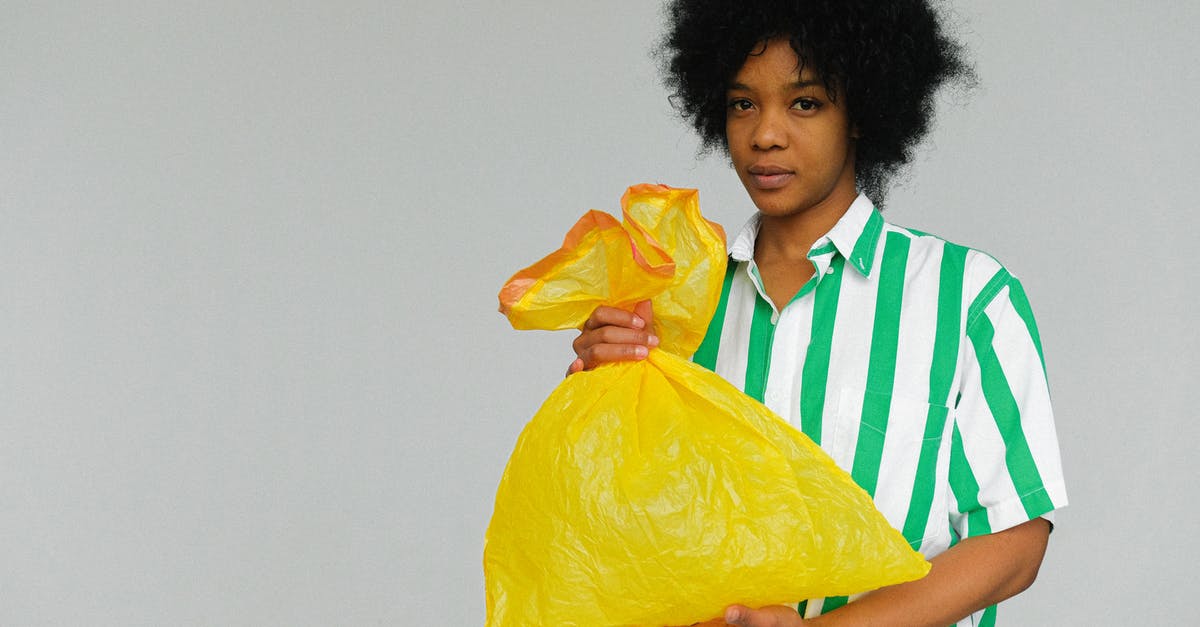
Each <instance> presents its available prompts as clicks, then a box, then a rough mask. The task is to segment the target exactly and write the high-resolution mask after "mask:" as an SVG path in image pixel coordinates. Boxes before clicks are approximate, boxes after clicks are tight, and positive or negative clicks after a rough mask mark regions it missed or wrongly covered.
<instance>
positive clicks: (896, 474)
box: [829, 388, 950, 542]
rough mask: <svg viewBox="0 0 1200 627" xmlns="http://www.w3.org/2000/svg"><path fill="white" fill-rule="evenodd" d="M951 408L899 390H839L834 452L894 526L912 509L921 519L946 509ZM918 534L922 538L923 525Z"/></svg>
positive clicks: (901, 524)
mask: <svg viewBox="0 0 1200 627" xmlns="http://www.w3.org/2000/svg"><path fill="white" fill-rule="evenodd" d="M949 414H950V410H949V408H948V407H945V406H943V405H931V404H929V403H926V402H924V401H921V400H916V399H913V398H909V397H904V396H899V395H896V394H883V393H879V392H873V391H867V390H863V389H861V388H857V389H856V388H843V389H841V390H840V391H839V394H838V409H837V413H836V416H835V421H836V424H835V427H834V437H833V442H832V445H831V447H830V448H831V450H830V451H829V453H830V455H831V456H832V457H833V459H834V461H835V462H837V464H838V466H840V467H842V468H843V469H845V470H846V472H849V473H851V476H853V477H854V481H855V482H857V483H858V484H859V485H860V486H862V487H863V489H865V490H866V491H867V492H868V493H870V494H871V495H872V496H873V498H874V499H875V506H876V507H877V508H879V511H880V512H882V513H883V515H884V516H885V517H886V518H887V519H888V522H890V523H891V524H892V526H893V527H895V528H896V529H899V530H901V531H903V530H904V528H905V522H906V519H907V518H908V516H909V510H910V509H914V508H915V509H916V510H918V511H917V512H915V515H916V517H917V518H921V517H922V516H923V517H924V518H925V519H928V517H929V514H930V512H931V511H932V510H933V509H936V508H938V507H942V508H944V506H945V505H944V503H942V504H939V501H940V500H944V492H945V490H939V489H937V486H938V485H939V484H943V483H944V482H945V474H946V472H945V463H944V462H945V459H948V458H947V457H946V455H944V451H943V448H945V447H944V446H943V445H944V441H945V433H946V421H947V417H948V416H949ZM920 527H921V530H920V531H919V532H918V531H917V530H916V529H913V530H912V531H913V534H914V535H916V537H914V538H908V540H909V541H910V542H912V541H920V540H921V538H922V536H923V535H924V533H925V529H924V525H921V526H920Z"/></svg>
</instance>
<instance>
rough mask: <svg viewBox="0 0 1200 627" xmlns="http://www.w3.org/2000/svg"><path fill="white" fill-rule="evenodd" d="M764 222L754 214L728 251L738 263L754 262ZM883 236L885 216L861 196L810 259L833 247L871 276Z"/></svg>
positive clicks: (815, 244)
mask: <svg viewBox="0 0 1200 627" xmlns="http://www.w3.org/2000/svg"><path fill="white" fill-rule="evenodd" d="M761 221H762V214H759V213H755V214H754V215H753V216H751V218H750V220H749V221H748V222H746V225H745V226H743V227H742V230H741V231H740V232H739V233H738V236H737V238H736V239H734V241H733V244H732V245H731V246H730V248H729V255H730V256H731V257H733V259H734V260H735V261H751V260H753V259H754V241H755V239H756V238H757V237H758V227H759V224H760V223H761ZM882 232H883V216H882V215H880V214H879V210H877V209H876V208H875V204H874V203H872V202H871V199H869V198H867V197H866V195H865V194H859V195H858V197H857V198H855V199H854V202H853V203H850V208H849V209H847V210H846V213H845V214H843V215H842V217H841V219H839V220H838V221H837V224H835V225H833V228H832V229H830V230H829V232H828V233H826V234H825V235H823V236H821V237H819V238H817V241H816V242H813V245H812V248H811V249H809V252H808V256H809V257H810V258H813V257H815V256H818V255H822V254H826V253H828V252H829V246H830V245H832V246H833V247H834V248H835V249H836V250H837V252H838V253H839V254H841V255H842V257H844V258H845V259H846V260H847V261H848V262H850V265H851V266H853V267H854V269H855V270H858V272H859V273H860V274H862V275H863V276H870V274H871V267H872V266H873V265H874V263H875V248H876V247H877V246H878V245H879V236H880V234H881V233H882ZM822 249H824V250H822Z"/></svg>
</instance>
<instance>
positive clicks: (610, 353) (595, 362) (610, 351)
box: [579, 344, 650, 370]
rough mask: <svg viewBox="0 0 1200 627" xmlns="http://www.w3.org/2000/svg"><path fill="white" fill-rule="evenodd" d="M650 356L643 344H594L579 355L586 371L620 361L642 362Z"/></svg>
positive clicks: (648, 350)
mask: <svg viewBox="0 0 1200 627" xmlns="http://www.w3.org/2000/svg"><path fill="white" fill-rule="evenodd" d="M649 354H650V349H649V348H647V347H645V346H642V345H641V344H594V345H592V346H590V347H588V348H585V349H584V350H583V351H581V352H580V353H579V358H580V359H582V360H583V367H584V369H585V370H591V369H592V368H595V367H596V366H599V365H602V364H609V363H613V362H618V361H640V360H642V359H645V358H646V356H647V355H649Z"/></svg>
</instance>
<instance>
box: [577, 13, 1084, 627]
mask: <svg viewBox="0 0 1200 627" xmlns="http://www.w3.org/2000/svg"><path fill="white" fill-rule="evenodd" d="M669 16H670V20H671V24H670V27H669V32H668V35H667V37H666V39H665V43H664V51H665V52H666V53H667V55H668V57H669V68H668V82H669V84H670V85H671V86H672V88H673V89H674V92H675V97H676V99H677V101H676V102H677V105H678V106H679V107H680V108H681V110H682V113H683V114H684V115H685V116H686V117H687V118H688V119H689V120H690V121H691V122H692V124H693V125H694V126H695V128H696V130H697V131H698V132H699V133H700V136H701V137H702V138H703V140H704V142H705V143H706V145H707V146H709V147H712V148H718V149H720V150H722V151H724V152H725V153H726V154H727V155H728V157H729V159H730V161H731V163H732V166H733V168H734V170H735V171H736V172H737V175H738V177H739V178H740V179H741V181H742V184H743V185H744V186H745V188H746V191H747V193H748V194H749V196H750V199H751V201H752V202H753V203H754V205H755V206H756V207H757V208H758V212H757V214H756V215H755V216H754V217H753V218H752V219H751V221H750V223H749V224H748V225H747V226H746V227H745V228H744V229H743V230H742V231H741V233H740V234H739V235H738V236H737V237H736V238H735V239H734V240H733V241H732V243H731V247H730V264H729V272H728V274H727V276H726V280H725V285H724V289H723V293H722V296H721V304H720V306H719V307H718V310H717V313H716V315H715V316H714V319H713V320H712V322H711V324H710V328H709V333H708V336H707V338H706V340H705V342H704V344H703V345H702V346H701V347H700V349H699V350H698V351H697V353H696V355H695V356H694V358H693V359H694V360H695V361H696V362H697V363H700V364H701V365H704V366H706V367H709V368H712V369H714V370H715V371H716V372H718V373H719V374H721V375H722V376H723V377H725V378H727V379H728V380H730V381H731V382H733V383H734V384H735V385H738V386H739V387H741V388H742V389H743V390H744V391H745V392H746V393H747V394H749V395H751V396H754V397H756V398H758V399H759V400H762V401H763V402H764V403H766V404H767V406H769V407H770V408H771V409H773V410H774V411H775V412H776V413H778V414H779V415H781V416H782V417H784V418H785V419H787V420H789V421H790V422H791V423H792V424H793V425H795V426H796V427H797V428H799V429H801V430H802V431H803V432H804V433H806V434H808V435H809V436H810V437H811V438H812V439H813V440H814V441H816V442H817V443H818V444H819V445H820V446H821V447H822V448H823V449H825V450H826V452H828V453H829V454H830V455H831V456H832V457H833V458H834V460H835V461H836V462H838V464H839V465H840V466H842V468H844V469H845V470H846V471H847V472H850V473H851V475H852V476H853V477H854V479H855V481H857V482H858V483H859V485H861V486H862V487H863V488H864V489H865V490H866V491H867V492H868V493H870V494H871V495H872V497H873V498H874V499H875V503H876V505H877V507H878V508H879V509H880V511H881V512H883V514H884V515H885V516H886V517H887V518H888V520H889V521H890V522H891V523H892V524H893V525H894V526H895V527H896V528H897V529H898V530H900V531H901V532H902V533H903V534H904V535H905V537H906V538H907V539H908V540H909V541H910V542H911V543H912V546H913V547H914V548H915V549H917V550H919V551H921V552H922V553H923V554H924V555H925V556H926V557H927V558H928V559H929V560H930V562H931V563H932V564H933V568H932V570H931V571H930V573H929V575H928V576H926V577H925V578H923V579H921V580H918V581H915V582H911V583H907V584H902V585H898V586H893V587H889V588H884V589H881V590H876V591H873V592H870V593H867V594H864V595H860V596H858V597H856V598H853V599H847V598H827V599H808V600H801V599H797V601H798V604H797V605H796V606H788V607H782V606H780V607H768V608H747V607H742V606H732V607H730V608H728V610H727V611H726V613H725V616H723V617H719V618H714V620H713V621H711V624H717V625H720V624H725V623H731V624H736V625H746V626H751V625H753V626H756V627H757V626H768V625H771V626H776V625H777V626H783V625H818V624H819V625H868V624H870V625H947V624H952V623H955V622H956V621H958V624H960V625H987V624H994V622H995V620H996V608H995V604H996V603H998V602H1000V601H1002V600H1004V599H1006V598H1009V597H1011V596H1013V595H1015V594H1017V593H1019V592H1021V591H1022V590H1024V589H1025V588H1026V587H1028V586H1029V585H1030V584H1031V583H1032V582H1033V580H1034V578H1035V576H1036V575H1037V571H1038V568H1039V566H1040V564H1041V561H1042V556H1043V553H1044V551H1045V548H1046V542H1047V538H1048V536H1049V533H1050V529H1051V523H1050V521H1049V517H1050V516H1051V515H1052V512H1053V511H1054V510H1055V509H1057V508H1059V507H1062V506H1064V505H1065V504H1066V493H1065V489H1064V485H1063V479H1062V471H1061V464H1060V461H1059V453H1058V443H1057V439H1056V435H1055V430H1054V424H1053V417H1052V414H1051V410H1050V402H1049V393H1048V390H1047V386H1046V377H1045V373H1044V366H1043V360H1042V355H1041V345H1040V340H1039V337H1038V333H1037V328H1036V325H1035V323H1034V320H1033V316H1032V313H1031V311H1030V308H1029V304H1028V302H1027V300H1026V298H1025V294H1024V291H1023V290H1022V289H1021V285H1020V283H1019V282H1018V281H1017V280H1016V279H1015V278H1014V277H1013V276H1012V275H1011V274H1010V273H1009V272H1008V271H1007V270H1006V269H1005V268H1004V267H1003V266H1001V265H1000V264H999V263H997V262H996V261H995V260H994V259H992V258H991V257H989V256H988V255H986V254H984V253H981V252H979V251H976V250H973V249H969V248H966V247H963V246H959V245H956V244H952V243H949V242H946V241H944V240H942V239H939V238H937V237H934V236H931V235H928V234H925V233H921V232H919V231H914V230H910V229H905V228H902V227H898V226H895V225H892V224H889V223H888V222H886V221H885V220H884V219H883V217H882V215H881V214H880V212H879V210H878V208H877V206H878V203H879V202H880V201H881V200H882V198H883V195H884V193H885V191H886V188H887V182H888V180H889V178H890V176H892V175H893V174H894V173H895V172H896V171H897V169H898V168H900V167H902V166H903V165H904V164H906V163H907V162H908V161H909V160H910V158H911V155H912V150H913V148H914V146H916V144H917V143H918V142H919V140H920V139H921V138H922V137H923V135H924V134H925V132H926V130H927V129H928V126H929V121H930V118H931V112H932V106H933V94H934V93H935V91H936V90H937V89H938V88H939V86H941V85H942V84H944V83H945V82H947V81H948V80H954V79H964V78H969V71H968V70H967V69H966V66H965V64H964V63H963V61H962V60H961V57H960V56H959V55H960V52H959V49H958V47H957V46H956V45H955V44H954V43H953V42H952V41H951V40H950V39H949V38H947V37H946V35H945V34H944V31H943V28H942V26H941V24H940V22H939V18H938V15H937V13H936V12H935V11H934V9H933V8H932V7H931V6H930V5H929V3H928V2H925V1H917V0H908V1H906V0H899V1H887V0H859V1H827V2H825V1H822V2H806V1H796V0H793V1H790V2H783V1H774V2H753V3H743V2H735V1H712V0H678V1H676V2H673V3H672V4H671V5H670V8H669ZM872 199H874V201H873V200H872ZM656 344H657V341H656V338H655V337H654V335H653V311H652V310H651V309H650V306H649V303H642V304H640V305H638V306H637V307H636V308H635V309H634V311H632V312H628V311H621V310H616V309H612V308H599V309H597V310H596V311H595V312H594V313H593V315H592V317H591V319H590V320H589V321H588V322H587V324H586V325H585V326H584V328H583V330H582V332H581V334H580V336H579V338H578V339H577V340H576V341H575V345H574V348H575V351H576V353H577V355H578V359H577V360H576V361H575V362H574V363H573V364H572V365H571V368H570V372H577V371H579V370H581V369H585V368H592V367H595V366H596V365H598V364H601V363H605V362H610V361H618V360H628V359H641V358H643V357H645V356H646V354H647V353H648V350H649V349H650V348H652V347H653V346H655V345H656Z"/></svg>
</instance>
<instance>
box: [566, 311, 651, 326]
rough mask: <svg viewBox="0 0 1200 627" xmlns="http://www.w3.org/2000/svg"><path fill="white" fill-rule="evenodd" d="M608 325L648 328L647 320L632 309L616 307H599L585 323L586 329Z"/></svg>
mask: <svg viewBox="0 0 1200 627" xmlns="http://www.w3.org/2000/svg"><path fill="white" fill-rule="evenodd" d="M651 315H653V312H651ZM607 326H618V327H625V328H627V329H644V328H646V321H645V320H644V319H643V318H642V317H641V316H639V315H637V314H635V313H633V312H632V311H625V310H624V309H617V308H616V307H597V308H596V310H595V311H593V312H592V315H590V316H588V319H587V322H584V323H583V328H584V329H585V330H587V329H598V328H600V327H607Z"/></svg>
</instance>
